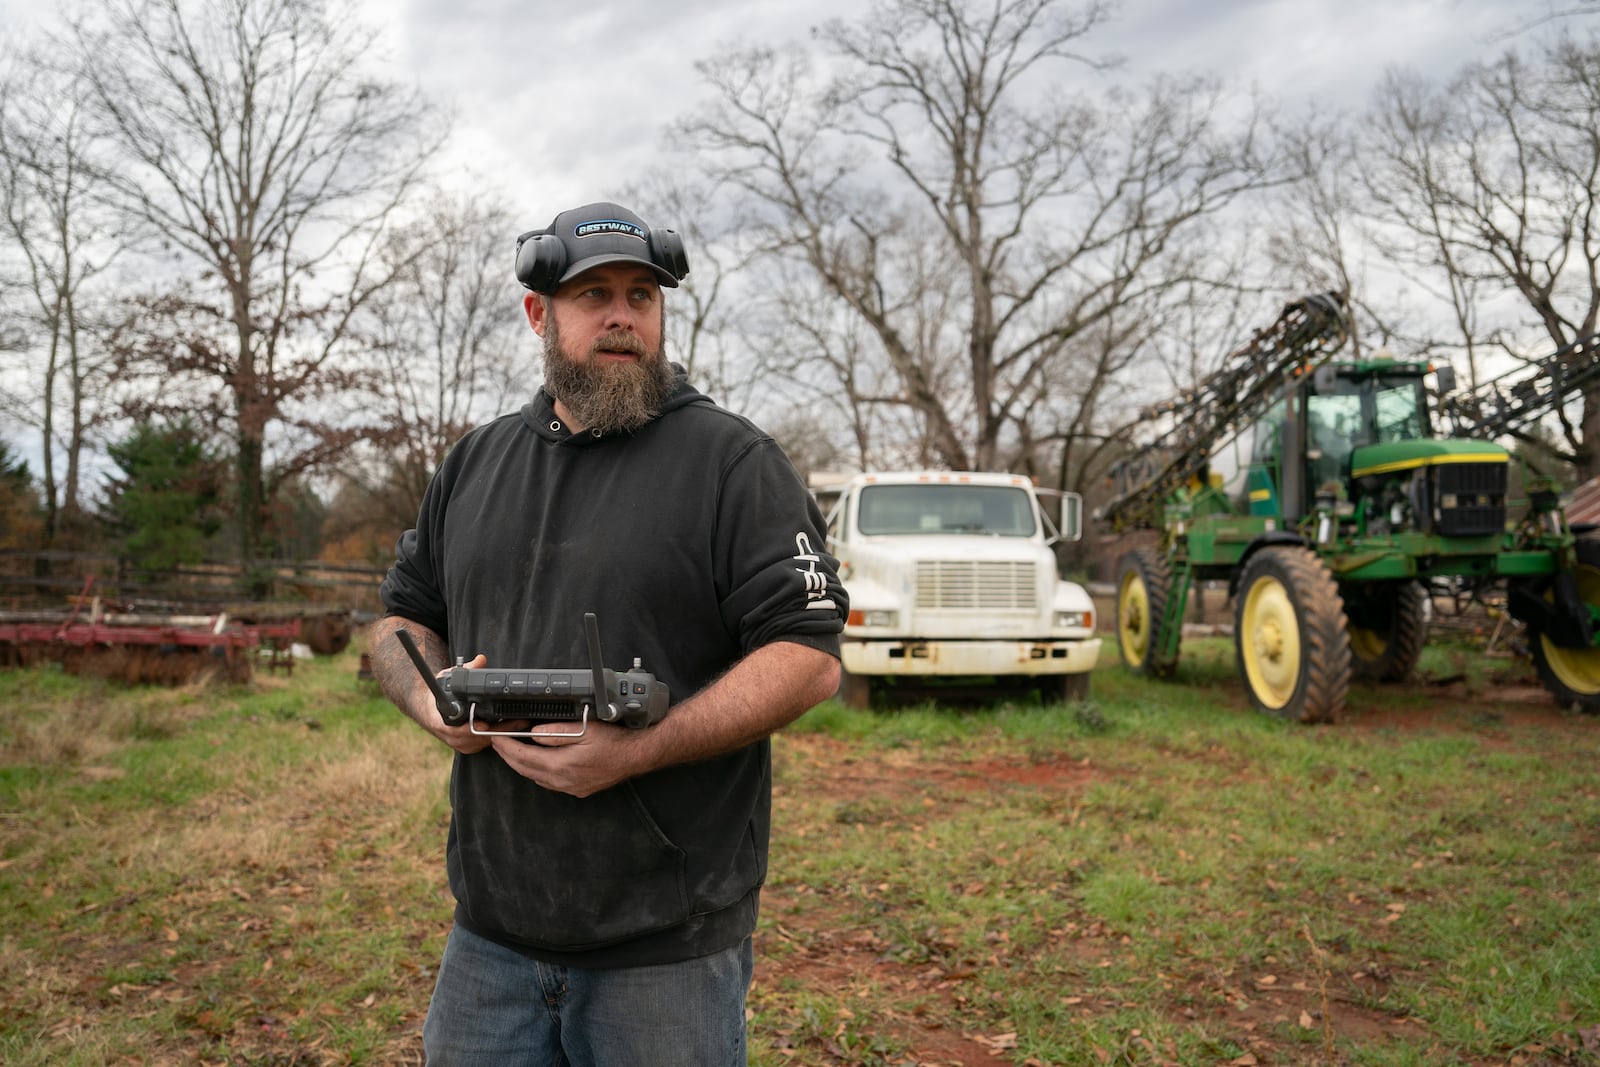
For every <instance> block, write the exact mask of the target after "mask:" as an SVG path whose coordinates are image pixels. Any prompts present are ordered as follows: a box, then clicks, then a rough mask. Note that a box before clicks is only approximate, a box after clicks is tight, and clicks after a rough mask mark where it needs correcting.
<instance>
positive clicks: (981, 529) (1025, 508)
mask: <svg viewBox="0 0 1600 1067" xmlns="http://www.w3.org/2000/svg"><path fill="white" fill-rule="evenodd" d="M857 525H858V526H859V527H860V528H861V532H862V533H864V534H870V535H881V534H932V533H947V534H984V535H987V536H991V537H1032V536H1033V532H1034V522H1033V501H1032V500H1031V498H1030V497H1029V496H1028V493H1027V490H1025V489H1021V488H1017V487H1014V486H1005V485H949V484H944V483H939V484H929V485H869V486H867V487H865V488H864V489H862V490H861V514H860V518H859V519H858V520H857Z"/></svg>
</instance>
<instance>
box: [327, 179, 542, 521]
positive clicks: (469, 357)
mask: <svg viewBox="0 0 1600 1067" xmlns="http://www.w3.org/2000/svg"><path fill="white" fill-rule="evenodd" d="M516 233H517V226H516V224H515V223H514V222H513V221H512V217H511V213H510V211H509V210H508V209H507V208H506V207H505V206H503V205H501V204H498V203H495V202H493V201H492V200H491V199H489V198H487V197H482V196H477V197H472V196H451V195H447V194H444V193H436V194H435V195H434V197H433V199H432V200H431V201H430V203H429V204H428V205H427V207H426V209H425V210H424V211H423V212H422V213H421V214H420V215H419V217H418V218H417V220H416V221H415V222H414V223H412V224H410V225H408V226H405V227H402V228H401V229H399V230H397V231H396V232H395V233H394V234H392V235H391V237H390V239H389V241H388V243H387V246H386V247H387V251H386V255H387V256H388V257H389V258H391V259H393V260H394V261H395V262H397V263H402V264H404V267H403V269H402V270H401V271H400V272H399V274H398V276H397V277H396V278H395V280H394V282H393V283H392V284H391V285H390V286H388V287H387V288H386V289H385V290H384V291H383V292H381V293H379V294H377V295H375V296H374V298H373V299H372V300H371V301H369V303H368V306H367V308H366V309H365V310H364V312H363V315H362V317H361V320H360V322H359V331H360V334H361V336H362V337H363V338H364V339H366V342H367V345H368V347H369V348H370V349H371V351H372V352H373V353H374V356H375V358H376V359H377V360H378V361H379V367H378V371H379V373H378V377H379V379H380V380H381V381H382V382H383V394H382V397H383V398H382V401H381V403H382V405H383V411H384V416H383V418H384V423H385V425H386V426H387V427H388V429H389V432H388V433H387V434H385V435H384V436H383V437H382V439H381V440H379V441H376V442H373V444H374V448H373V449H372V453H371V455H369V456H368V457H366V459H365V461H364V462H362V463H358V464H350V465H348V466H347V467H346V470H345V472H344V474H345V476H346V477H347V478H348V479H350V480H351V481H353V482H354V483H355V486H354V487H353V488H354V489H355V490H358V491H359V492H360V493H364V494H365V495H366V496H368V497H370V498H372V500H373V501H374V503H373V506H372V507H369V508H367V509H365V510H366V512H367V513H368V514H369V515H379V516H382V518H383V519H384V521H386V522H388V523H390V524H392V526H393V529H394V531H395V532H398V531H399V530H402V529H404V528H406V527H407V526H409V525H411V524H412V523H413V522H415V521H416V517H417V508H418V507H419V506H420V505H421V503H422V494H423V490H425V489H426V488H427V484H428V479H429V478H431V477H432V475H433V472H434V471H435V470H437V469H438V466H439V463H440V462H441V461H442V460H443V459H444V456H445V453H447V452H448V451H449V450H450V448H451V446H452V445H454V444H455V442H456V440H457V439H458V438H459V437H460V436H461V435H462V434H463V433H465V432H466V431H467V430H468V429H470V428H471V427H473V426H474V425H476V424H478V423H479V422H484V421H487V420H488V419H490V418H492V417H493V416H495V415H499V414H503V413H505V412H508V411H514V410H516V408H517V407H518V406H520V405H521V404H522V403H524V402H525V401H526V400H528V399H529V398H530V397H531V395H532V393H533V391H534V389H535V388H536V385H537V382H538V372H537V367H538V356H537V353H536V350H535V348H534V343H533V335H532V334H531V333H530V332H529V330H528V327H527V322H526V320H525V319H523V317H522V314H521V310H520V308H519V306H518V299H519V297H520V295H521V292H522V290H521V289H520V288H519V287H518V286H517V284H516V281H515V279H514V277H513V274H512V247H513V244H512V239H513V238H514V236H515V235H516Z"/></svg>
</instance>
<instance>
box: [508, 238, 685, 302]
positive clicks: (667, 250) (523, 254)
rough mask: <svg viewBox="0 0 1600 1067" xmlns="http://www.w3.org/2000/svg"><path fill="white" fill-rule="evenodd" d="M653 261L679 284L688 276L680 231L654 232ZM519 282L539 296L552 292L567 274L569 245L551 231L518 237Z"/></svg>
mask: <svg viewBox="0 0 1600 1067" xmlns="http://www.w3.org/2000/svg"><path fill="white" fill-rule="evenodd" d="M648 250H649V254H650V262H651V263H653V264H654V265H655V266H656V267H658V268H660V269H661V270H664V271H666V272H667V273H668V274H670V275H672V277H673V278H675V279H676V280H678V281H682V280H683V279H684V277H685V276H687V275H688V273H689V254H688V252H687V251H686V250H685V249H684V247H683V238H682V237H680V236H678V231H677V230H651V231H650V239H649V246H648ZM516 257H517V266H516V274H517V281H519V282H521V283H522V284H523V286H524V287H525V288H528V289H532V290H533V291H534V292H536V293H553V292H555V291H556V289H557V288H559V287H560V285H561V276H562V275H563V274H565V273H566V271H567V245H566V242H564V241H563V240H562V239H561V238H560V237H559V236H558V235H556V234H553V233H551V232H550V231H548V230H529V231H528V232H527V233H524V234H521V235H519V236H518V237H517V251H516Z"/></svg>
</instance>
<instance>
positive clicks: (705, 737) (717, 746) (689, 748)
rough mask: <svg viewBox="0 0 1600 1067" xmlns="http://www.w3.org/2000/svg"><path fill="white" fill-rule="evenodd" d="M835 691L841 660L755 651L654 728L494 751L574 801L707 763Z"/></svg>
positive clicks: (788, 647)
mask: <svg viewBox="0 0 1600 1067" xmlns="http://www.w3.org/2000/svg"><path fill="white" fill-rule="evenodd" d="M838 684H839V661H838V660H836V659H834V658H833V657H832V656H830V655H828V654H827V653H826V652H819V651H817V650H816V649H813V648H808V647H806V646H804V645H799V644H794V643H791V642H785V641H778V642H774V643H773V644H770V645H765V646H763V647H761V648H758V649H756V650H755V651H754V652H752V653H751V654H750V655H749V656H746V657H745V658H744V659H742V660H740V661H739V662H738V663H736V664H735V665H734V666H733V667H732V668H731V669H729V671H728V673H726V674H724V675H723V676H722V677H721V678H719V679H717V680H716V681H715V682H713V683H711V685H709V686H707V687H706V688H705V689H702V690H701V691H700V692H698V693H696V694H695V695H694V696H692V697H690V698H689V699H688V700H685V701H683V702H681V703H679V704H675V705H673V708H672V710H671V711H670V712H669V713H668V714H667V717H666V718H664V719H662V720H661V721H660V722H658V723H656V724H655V725H654V726H647V727H645V728H644V729H642V730H630V729H629V728H627V727H625V726H618V725H615V724H613V723H603V722H594V721H592V720H591V721H590V723H589V729H588V731H587V732H586V733H585V734H584V735H583V736H582V737H551V736H540V735H541V734H543V733H544V732H545V731H546V730H548V731H551V732H560V731H564V730H570V729H571V724H569V723H550V724H546V725H545V726H543V727H537V726H536V727H534V729H533V733H534V737H533V738H532V739H531V740H529V741H523V740H522V739H520V738H512V737H497V738H494V750H495V751H496V752H498V753H499V754H500V758H501V759H503V760H505V761H506V764H507V765H508V766H510V767H511V769H512V770H514V771H516V772H517V773H518V774H520V775H522V776H523V777H524V778H531V779H532V780H533V781H535V782H537V783H539V784H540V785H542V786H544V787H545V788H546V789H553V790H556V791H557V792H561V793H570V794H571V795H572V796H576V797H586V796H592V795H593V794H595V793H598V792H600V791H601V790H603V789H610V788H611V787H612V786H614V785H616V784H617V783H618V782H622V781H625V780H627V779H629V778H633V777H635V776H637V775H641V774H646V773H648V772H650V771H653V770H656V769H658V768H660V767H668V766H672V765H673V764H679V763H693V762H696V761H698V760H705V759H711V758H713V757H715V756H720V755H722V754H723V753H725V752H732V751H734V750H735V749H739V748H743V747H744V746H745V745H751V744H754V743H756V742H757V741H760V740H761V739H762V738H764V737H767V736H769V735H770V734H771V733H772V732H773V731H774V730H778V729H781V728H782V727H783V726H784V725H786V724H787V723H789V722H792V721H793V720H794V719H796V718H798V717H799V716H801V715H802V714H804V713H805V711H806V709H807V708H809V707H811V706H812V705H814V704H816V703H817V702H818V701H820V700H823V699H825V698H826V697H827V696H828V695H829V694H831V693H832V692H833V691H834V689H835V688H837V687H838Z"/></svg>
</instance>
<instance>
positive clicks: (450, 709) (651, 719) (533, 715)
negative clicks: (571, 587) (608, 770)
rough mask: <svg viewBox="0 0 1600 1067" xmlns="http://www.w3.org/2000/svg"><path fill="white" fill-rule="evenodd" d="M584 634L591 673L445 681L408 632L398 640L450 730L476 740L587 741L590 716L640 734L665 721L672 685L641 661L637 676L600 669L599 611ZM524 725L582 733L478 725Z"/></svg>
mask: <svg viewBox="0 0 1600 1067" xmlns="http://www.w3.org/2000/svg"><path fill="white" fill-rule="evenodd" d="M583 628H584V637H585V638H586V639H587V641H588V645H589V664H590V665H589V667H588V668H560V667H462V666H459V665H458V666H455V667H452V668H451V669H450V673H448V674H446V675H444V676H443V677H436V676H435V675H434V673H433V671H432V670H430V669H429V667H428V663H427V661H426V660H424V659H423V658H422V652H421V651H420V650H419V649H418V648H417V643H416V641H415V640H413V639H412V637H411V634H410V633H409V632H408V631H407V630H405V629H404V628H401V629H399V630H396V631H395V636H396V637H398V638H399V639H400V644H401V646H402V647H404V648H405V650H406V655H408V656H410V657H411V662H412V664H413V665H414V666H415V667H416V668H417V673H418V674H420V675H422V679H423V681H424V682H426V683H427V685H428V689H429V690H430V691H432V693H433V701H434V705H435V706H436V707H437V708H438V709H439V717H440V718H441V719H443V720H444V723H445V725H446V726H460V725H462V724H463V723H465V724H467V725H468V726H470V727H471V729H472V732H473V733H475V734H491V733H493V734H501V735H504V736H510V737H552V736H554V737H582V736H583V735H584V733H585V732H586V731H587V730H588V728H589V719H590V717H591V716H593V717H594V718H596V719H598V720H600V721H601V722H610V723H619V724H621V725H623V726H628V727H632V728H633V729H636V730H639V729H643V728H644V727H646V726H654V725H655V724H656V723H658V722H660V721H661V720H662V719H663V718H665V717H666V714H667V710H668V709H667V701H668V700H669V699H670V697H669V695H668V693H667V685H666V683H665V682H661V681H658V680H657V679H656V677H655V675H653V674H651V673H650V672H649V671H646V670H644V669H642V668H641V666H640V664H639V661H638V660H637V659H635V660H634V661H633V669H632V670H629V671H626V672H624V673H620V674H619V673H618V672H616V671H614V670H611V669H610V668H609V667H604V666H601V663H600V625H599V623H598V622H597V621H596V619H595V615H594V612H592V611H590V612H585V613H584V616H583ZM597 695H598V698H599V699H596V697H597ZM518 721H525V722H530V723H548V722H573V723H577V724H578V729H577V731H575V732H568V733H554V734H552V733H549V732H545V733H540V734H534V733H533V732H532V731H531V730H516V731H508V730H480V729H478V724H479V723H502V722H518Z"/></svg>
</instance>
